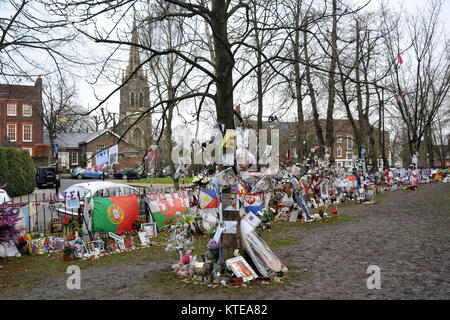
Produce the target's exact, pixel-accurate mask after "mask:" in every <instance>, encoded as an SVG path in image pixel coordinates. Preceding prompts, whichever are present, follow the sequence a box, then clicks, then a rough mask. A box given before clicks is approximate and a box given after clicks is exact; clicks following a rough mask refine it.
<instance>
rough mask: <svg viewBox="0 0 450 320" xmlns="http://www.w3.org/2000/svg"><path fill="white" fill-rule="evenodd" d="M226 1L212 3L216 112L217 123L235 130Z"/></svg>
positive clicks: (214, 0)
mask: <svg viewBox="0 0 450 320" xmlns="http://www.w3.org/2000/svg"><path fill="white" fill-rule="evenodd" d="M225 2H226V1H224V0H213V1H212V12H214V16H213V17H212V19H211V22H212V29H213V39H214V51H215V58H216V63H215V75H216V77H217V81H216V96H215V103H216V112H217V121H218V123H220V124H224V125H225V129H234V121H233V66H234V58H233V56H232V52H231V46H230V43H229V41H228V32H227V20H228V17H227V5H226V3H225Z"/></svg>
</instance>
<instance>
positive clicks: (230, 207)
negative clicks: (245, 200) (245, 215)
mask: <svg viewBox="0 0 450 320" xmlns="http://www.w3.org/2000/svg"><path fill="white" fill-rule="evenodd" d="M222 208H223V210H224V211H237V210H239V197H238V195H237V194H234V193H222Z"/></svg>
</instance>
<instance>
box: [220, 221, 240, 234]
mask: <svg viewBox="0 0 450 320" xmlns="http://www.w3.org/2000/svg"><path fill="white" fill-rule="evenodd" d="M223 225H224V228H223V231H222V233H232V234H235V233H237V221H224V222H223Z"/></svg>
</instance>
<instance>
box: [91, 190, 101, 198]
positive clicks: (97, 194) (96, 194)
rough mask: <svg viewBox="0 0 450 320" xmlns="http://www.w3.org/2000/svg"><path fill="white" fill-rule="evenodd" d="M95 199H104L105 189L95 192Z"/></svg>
mask: <svg viewBox="0 0 450 320" xmlns="http://www.w3.org/2000/svg"><path fill="white" fill-rule="evenodd" d="M93 197H103V189H100V190H98V191H97V192H95V193H94V195H93Z"/></svg>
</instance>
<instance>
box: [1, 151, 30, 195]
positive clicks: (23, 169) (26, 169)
mask: <svg viewBox="0 0 450 320" xmlns="http://www.w3.org/2000/svg"><path fill="white" fill-rule="evenodd" d="M0 169H1V170H0V185H3V184H4V183H5V182H8V186H7V187H6V188H5V190H6V192H7V193H8V194H9V196H11V197H15V196H21V195H25V194H29V193H32V192H33V191H34V188H35V185H36V178H35V168H34V163H33V159H31V156H30V154H29V153H28V152H27V151H25V150H21V149H17V148H3V147H0Z"/></svg>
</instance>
